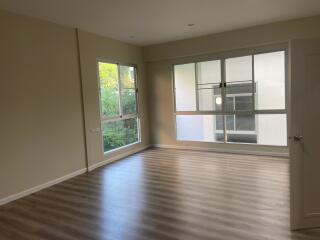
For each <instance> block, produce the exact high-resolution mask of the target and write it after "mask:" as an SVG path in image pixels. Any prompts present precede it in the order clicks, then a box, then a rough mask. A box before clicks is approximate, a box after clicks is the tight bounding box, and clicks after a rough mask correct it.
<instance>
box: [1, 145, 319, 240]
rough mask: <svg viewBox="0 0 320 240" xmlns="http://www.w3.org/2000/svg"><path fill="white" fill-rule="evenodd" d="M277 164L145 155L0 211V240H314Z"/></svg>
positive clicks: (164, 152) (177, 153) (179, 153)
mask: <svg viewBox="0 0 320 240" xmlns="http://www.w3.org/2000/svg"><path fill="white" fill-rule="evenodd" d="M288 171H289V161H288V160H287V159H284V158H275V157H265V156H253V155H237V154H223V153H213V152H201V151H188V150H173V149H158V148H153V149H148V150H145V151H143V152H140V153H137V154H134V155H131V156H129V157H126V158H124V159H122V160H119V161H117V162H114V163H112V164H109V165H106V166H103V167H101V168H98V169H96V170H94V171H92V172H90V173H86V174H82V175H80V176H77V177H75V178H72V179H70V180H68V181H65V182H62V183H59V184H57V185H54V186H52V187H50V188H48V189H45V190H42V191H39V192H37V193H34V194H32V195H29V196H27V197H24V198H21V199H19V200H17V201H14V202H11V203H9V204H6V205H4V206H1V207H0V240H7V239H19V240H20V239H21V240H29V239H32V240H41V239H43V240H51V239H54V240H59V239H63V240H75V239H77V240H82V239H88V240H90V239H92V240H151V239H154V240H160V239H161V240H162V239H164V240H180V239H181V240H189V239H190V240H191V239H192V240H193V239H195V240H317V239H318V240H320V230H317V229H315V230H306V231H299V232H291V231H290V230H289V220H290V219H289V172H288Z"/></svg>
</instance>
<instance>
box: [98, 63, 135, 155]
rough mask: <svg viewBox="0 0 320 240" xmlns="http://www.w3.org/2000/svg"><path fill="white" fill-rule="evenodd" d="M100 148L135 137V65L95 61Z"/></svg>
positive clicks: (129, 140) (108, 149) (114, 146)
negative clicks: (98, 87)
mask: <svg viewBox="0 0 320 240" xmlns="http://www.w3.org/2000/svg"><path fill="white" fill-rule="evenodd" d="M98 70H99V83H100V108H101V115H102V116H101V121H102V136H103V145H104V152H107V151H110V150H113V149H117V148H119V147H123V146H126V145H129V144H132V143H135V142H138V141H139V119H138V114H137V96H136V94H137V90H136V69H135V67H133V66H124V65H119V64H113V63H106V62H99V63H98Z"/></svg>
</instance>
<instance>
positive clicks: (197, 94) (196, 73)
mask: <svg viewBox="0 0 320 240" xmlns="http://www.w3.org/2000/svg"><path fill="white" fill-rule="evenodd" d="M194 75H195V76H194V77H195V81H194V85H195V89H196V110H197V111H199V92H198V63H194Z"/></svg>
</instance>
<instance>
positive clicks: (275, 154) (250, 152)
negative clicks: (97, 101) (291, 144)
mask: <svg viewBox="0 0 320 240" xmlns="http://www.w3.org/2000/svg"><path fill="white" fill-rule="evenodd" d="M153 147H157V148H172V149H181V150H193V151H206V152H218V153H233V154H244V155H258V156H271V157H282V158H289V153H281V152H266V151H253V150H241V149H225V148H205V147H191V146H178V145H164V144H153Z"/></svg>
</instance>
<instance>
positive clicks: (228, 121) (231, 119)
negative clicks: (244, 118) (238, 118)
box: [226, 115, 234, 130]
mask: <svg viewBox="0 0 320 240" xmlns="http://www.w3.org/2000/svg"><path fill="white" fill-rule="evenodd" d="M226 129H227V130H234V116H233V115H228V116H226Z"/></svg>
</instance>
